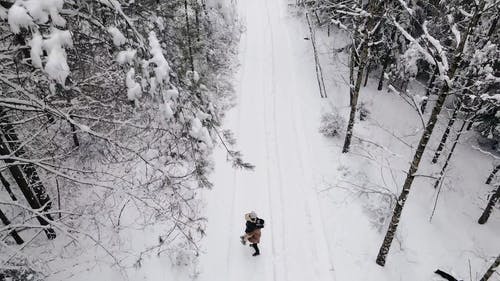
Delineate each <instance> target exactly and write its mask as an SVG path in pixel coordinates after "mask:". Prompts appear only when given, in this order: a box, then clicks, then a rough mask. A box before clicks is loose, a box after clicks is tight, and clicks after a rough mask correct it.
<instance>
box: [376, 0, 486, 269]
mask: <svg viewBox="0 0 500 281" xmlns="http://www.w3.org/2000/svg"><path fill="white" fill-rule="evenodd" d="M485 4H486V2H485V1H482V2H481V4H480V5H479V6H478V7H476V11H475V12H474V16H473V17H472V19H471V21H470V22H469V26H468V28H467V30H466V31H465V32H464V33H465V34H463V35H462V37H461V38H462V39H461V41H460V44H458V46H457V49H456V50H455V53H454V56H453V63H452V64H451V66H450V69H449V71H448V73H447V74H448V77H449V79H450V80H452V79H453V77H454V76H455V72H456V71H457V68H458V65H459V63H460V59H461V56H462V55H463V50H464V47H465V42H466V41H467V38H468V37H469V34H470V33H471V31H472V29H473V28H474V27H475V26H476V25H477V22H478V21H479V18H480V16H481V13H480V11H482V10H483V8H484V5H485ZM449 91H450V88H449V86H448V83H446V82H445V83H443V87H442V88H441V92H440V94H439V95H438V98H437V101H436V105H435V106H434V108H433V109H432V113H431V116H430V117H429V121H427V125H426V126H425V129H424V132H423V133H422V136H421V138H420V141H419V143H418V148H417V150H416V151H415V154H414V155H413V160H412V162H411V165H410V169H409V171H408V173H407V175H406V179H405V182H404V184H403V190H402V191H401V194H400V195H399V197H398V200H397V201H396V206H395V207H394V212H393V214H392V218H391V222H390V224H389V228H388V229H387V233H386V235H385V238H384V241H383V243H382V246H381V247H380V250H379V252H378V255H377V259H376V263H377V264H378V265H380V266H384V265H385V261H386V258H387V254H388V253H389V249H390V248H391V244H392V240H393V239H394V235H395V234H396V230H397V228H398V225H399V220H400V218H401V213H402V211H403V207H404V205H405V203H406V199H408V194H410V189H411V185H412V183H413V180H414V179H415V173H416V172H417V170H418V166H419V164H420V160H421V159H422V155H423V154H424V151H425V148H426V146H427V143H428V142H429V138H430V137H431V134H432V131H433V130H434V126H435V125H436V121H437V118H438V115H439V113H440V112H441V108H442V107H443V104H444V101H445V99H446V96H447V95H448V92H449Z"/></svg>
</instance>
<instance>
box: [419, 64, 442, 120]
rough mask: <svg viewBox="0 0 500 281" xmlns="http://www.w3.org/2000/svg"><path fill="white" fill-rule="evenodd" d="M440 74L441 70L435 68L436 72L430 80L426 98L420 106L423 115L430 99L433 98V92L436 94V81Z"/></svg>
mask: <svg viewBox="0 0 500 281" xmlns="http://www.w3.org/2000/svg"><path fill="white" fill-rule="evenodd" d="M438 73H439V69H438V68H437V67H435V68H434V72H433V73H432V76H431V79H430V80H429V84H428V85H427V90H426V91H425V97H426V99H424V100H423V101H422V104H421V105H420V111H422V113H424V112H425V108H426V107H427V102H428V101H429V97H430V96H431V92H434V81H436V77H437V75H438Z"/></svg>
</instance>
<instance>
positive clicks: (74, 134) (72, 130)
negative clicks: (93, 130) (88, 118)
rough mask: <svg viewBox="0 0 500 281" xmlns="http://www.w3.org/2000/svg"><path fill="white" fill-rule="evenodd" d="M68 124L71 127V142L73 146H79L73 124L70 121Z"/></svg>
mask: <svg viewBox="0 0 500 281" xmlns="http://www.w3.org/2000/svg"><path fill="white" fill-rule="evenodd" d="M69 125H70V127H71V135H72V136H73V144H74V145H75V147H79V146H80V141H79V140H78V135H77V134H76V127H75V124H73V123H71V122H70V123H69Z"/></svg>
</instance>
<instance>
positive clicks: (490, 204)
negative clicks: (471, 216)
mask: <svg viewBox="0 0 500 281" xmlns="http://www.w3.org/2000/svg"><path fill="white" fill-rule="evenodd" d="M496 188H497V189H496V190H495V192H494V193H493V194H491V197H490V200H489V201H488V205H486V208H484V211H483V214H482V215H481V217H480V218H479V220H478V221H477V222H478V223H479V224H485V223H486V222H487V221H488V219H489V218H490V215H491V212H492V211H493V207H495V205H496V203H497V201H498V198H499V197H500V185H498V186H497V187H496Z"/></svg>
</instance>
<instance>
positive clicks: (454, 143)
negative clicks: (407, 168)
mask: <svg viewBox="0 0 500 281" xmlns="http://www.w3.org/2000/svg"><path fill="white" fill-rule="evenodd" d="M466 123H467V122H466V121H464V122H463V123H462V127H460V131H458V133H457V137H456V138H455V141H454V142H453V145H452V146H451V150H450V153H448V157H447V158H446V161H445V162H444V165H443V167H442V168H441V172H439V176H438V178H437V180H436V182H435V183H434V188H437V187H438V186H439V184H440V183H441V180H442V179H443V176H444V172H445V171H446V168H448V164H449V163H450V159H451V156H452V155H453V152H455V148H456V147H457V144H458V140H459V139H460V136H461V135H462V132H463V131H464V129H465V124H466Z"/></svg>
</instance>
